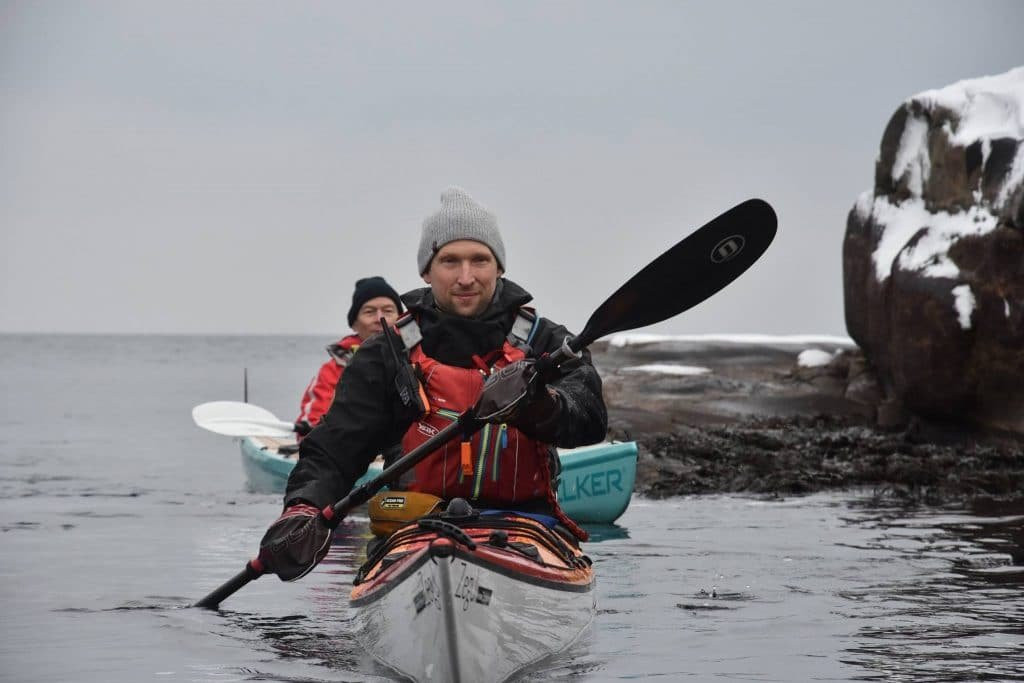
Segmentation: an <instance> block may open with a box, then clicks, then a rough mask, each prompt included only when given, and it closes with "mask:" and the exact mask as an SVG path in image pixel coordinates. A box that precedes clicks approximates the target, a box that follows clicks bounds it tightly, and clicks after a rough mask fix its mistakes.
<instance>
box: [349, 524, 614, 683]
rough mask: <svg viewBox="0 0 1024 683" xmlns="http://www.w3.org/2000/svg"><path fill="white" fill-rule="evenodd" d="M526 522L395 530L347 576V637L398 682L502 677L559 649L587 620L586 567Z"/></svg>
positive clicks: (590, 612)
mask: <svg viewBox="0 0 1024 683" xmlns="http://www.w3.org/2000/svg"><path fill="white" fill-rule="evenodd" d="M451 509H453V508H452V506H449V510H451ZM534 517H536V516H531V517H525V516H521V515H518V514H516V513H496V514H488V513H484V514H479V515H478V514H476V513H474V514H471V515H468V516H464V517H450V516H446V515H440V516H434V517H427V518H423V519H421V520H419V521H418V522H416V523H413V524H410V525H407V526H405V527H402V528H401V529H399V530H398V531H397V532H395V533H394V534H393V535H392V536H391V537H390V538H388V539H387V540H386V541H383V542H382V543H381V545H380V546H379V547H378V548H377V549H375V550H371V551H370V556H369V558H368V559H367V562H366V564H364V565H363V567H362V568H361V569H360V571H359V574H358V576H357V579H356V581H357V583H356V587H355V588H354V589H353V590H352V594H351V597H350V602H351V605H352V607H353V611H354V612H355V615H356V616H355V623H354V626H355V633H356V638H357V639H358V640H359V642H360V643H361V644H362V646H363V647H364V648H365V649H366V650H367V651H368V652H369V653H370V654H371V655H373V656H374V657H375V658H376V659H378V660H379V661H380V662H382V663H383V664H385V665H387V666H388V667H390V668H392V669H394V670H395V671H397V672H398V673H400V674H402V675H404V676H407V677H409V678H412V679H414V680H418V681H452V682H455V683H458V682H460V681H461V682H470V681H472V682H474V683H475V682H477V681H480V682H483V681H503V680H505V679H507V678H508V677H510V676H512V675H513V674H515V673H516V672H518V671H520V670H522V669H523V668H524V667H527V666H529V665H530V664H533V663H535V662H537V661H539V660H541V659H544V658H545V657H548V656H550V655H552V654H554V653H557V652H560V651H562V650H564V649H565V648H567V647H569V645H571V644H572V643H573V642H574V641H575V640H576V639H577V638H578V637H579V636H580V634H581V633H582V631H583V629H584V628H586V626H587V625H588V624H589V623H590V621H591V620H592V619H593V616H594V612H595V608H596V605H595V597H594V596H595V590H594V588H595V586H594V571H593V569H592V568H591V566H590V559H589V558H587V557H586V556H585V555H583V553H582V552H581V550H580V548H579V546H578V545H577V543H576V541H575V539H573V538H572V537H571V536H570V535H569V534H568V533H567V532H564V530H561V529H557V530H556V529H554V528H551V527H550V526H549V523H550V522H548V520H546V519H543V518H539V517H538V518H537V519H535V518H534ZM538 519H542V520H543V521H538ZM550 521H551V522H553V520H550Z"/></svg>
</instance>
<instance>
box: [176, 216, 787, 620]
mask: <svg viewBox="0 0 1024 683" xmlns="http://www.w3.org/2000/svg"><path fill="white" fill-rule="evenodd" d="M775 230H776V217H775V212H774V211H773V210H772V208H771V206H769V205H768V204H767V203H766V202H764V201H762V200H760V199H750V200H748V201H746V202H743V203H742V204H739V205H737V206H735V207H733V208H732V209H730V210H729V211H726V212H725V213H724V214H722V215H720V216H718V217H717V218H715V219H714V220H712V221H711V222H710V223H708V224H706V225H704V226H703V227H701V228H700V229H699V230H697V231H696V232H694V233H693V234H691V235H690V236H689V237H687V238H685V239H683V240H682V241H681V242H679V243H678V244H676V245H675V246H674V247H672V248H671V249H669V250H668V251H666V252H665V253H664V254H662V255H661V256H659V257H658V258H656V259H655V260H654V261H652V262H651V263H649V264H648V265H647V266H645V267H644V268H643V270H641V271H640V272H638V273H637V274H636V275H634V276H633V277H632V278H630V279H629V281H627V282H626V283H625V284H624V285H623V286H622V287H620V288H619V289H618V290H616V291H615V293H614V294H612V295H611V296H610V297H608V299H606V300H605V302H604V303H603V304H601V305H600V306H599V307H598V308H597V309H596V310H595V311H594V313H593V314H592V315H591V316H590V319H589V320H587V324H586V325H585V326H584V328H583V332H581V333H580V334H579V336H577V337H575V338H573V339H568V340H566V342H565V343H563V344H562V346H561V347H560V348H559V349H558V350H556V351H555V353H553V354H551V355H550V356H547V357H545V358H542V359H541V360H540V361H538V363H537V365H538V373H537V375H536V377H537V380H538V381H544V380H546V379H549V378H550V377H551V376H553V374H554V369H555V367H557V366H558V365H560V364H562V363H564V362H565V361H566V360H568V359H569V358H572V357H575V356H576V354H578V353H579V352H580V351H581V350H582V349H583V348H584V347H586V346H589V345H590V344H591V343H592V342H594V341H596V340H597V339H599V338H600V337H603V336H605V335H607V334H611V333H612V332H623V331H625V330H631V329H635V328H637V327H643V326H646V325H651V324H653V323H656V322H660V321H662V320H667V319H669V318H671V317H672V316H674V315H678V314H679V313H682V312H683V311H685V310H687V309H689V308H692V307H693V306H695V305H697V304H699V303H700V302H702V301H704V300H705V299H707V298H708V297H710V296H711V295H712V294H714V293H715V292H717V291H719V290H720V289H722V288H723V287H725V286H726V285H727V284H729V283H730V282H732V281H733V280H735V279H736V278H737V277H739V276H740V274H742V273H743V272H744V271H745V270H746V269H747V268H749V267H750V266H751V265H753V264H754V262H755V261H757V259H758V258H760V256H761V254H763V253H764V251H765V250H766V249H767V248H768V245H770V244H771V242H772V239H773V238H774V237H775ZM741 256H742V258H740V257H741ZM690 284H692V285H693V287H692V289H684V288H683V285H690ZM673 294H674V295H675V296H671V295H673ZM482 425H483V423H482V422H480V421H479V420H477V419H476V417H475V416H473V414H472V411H467V412H465V413H463V414H462V415H460V416H459V419H458V420H457V421H456V422H453V423H452V424H451V425H449V426H448V427H445V428H444V429H442V430H441V431H439V432H438V433H437V434H435V435H434V436H432V437H430V438H429V439H427V440H426V441H425V442H423V443H422V444H421V445H420V446H419V447H417V448H414V449H413V450H412V451H410V452H409V453H407V454H405V455H404V456H402V457H401V458H399V459H398V460H397V461H395V462H394V463H393V464H392V465H391V466H390V467H388V468H386V469H385V470H384V471H383V472H381V473H380V475H379V476H377V477H376V478H374V479H373V480H371V481H369V482H367V483H366V484H363V485H362V486H359V487H357V488H356V489H354V490H352V491H351V492H349V494H348V495H347V496H345V497H344V498H342V499H341V500H340V501H338V502H337V503H335V504H334V505H333V506H332V511H333V512H334V515H333V516H332V519H331V522H333V524H334V525H337V523H338V522H339V521H340V520H341V519H342V518H343V517H344V516H345V515H346V514H348V512H350V511H351V510H352V509H353V508H355V507H356V506H358V505H361V504H362V503H365V502H366V501H368V500H369V499H370V498H371V497H373V495H374V494H375V493H377V492H378V491H379V490H380V489H382V488H383V487H384V486H385V485H387V484H389V483H391V482H393V481H395V480H396V479H398V477H400V476H401V475H402V474H404V473H405V472H407V471H408V470H409V469H411V468H412V467H414V466H415V465H416V463H418V462H419V461H421V460H422V459H423V458H425V457H426V456H427V455H429V454H430V453H432V452H433V451H435V450H437V449H438V448H440V447H441V446H443V445H444V444H445V443H447V442H448V441H450V440H451V439H453V438H455V437H456V436H458V435H460V434H462V435H466V436H468V435H471V434H473V433H475V432H476V431H477V430H478V429H480V428H481V427H482ZM261 574H262V569H261V564H260V562H259V560H258V559H254V560H251V561H250V562H249V563H248V564H246V567H245V569H244V570H243V571H241V572H239V573H238V574H236V575H235V576H234V577H233V578H232V579H231V580H229V581H228V582H227V583H225V584H224V585H223V586H221V587H220V588H218V589H216V590H215V591H213V592H212V593H210V594H209V595H208V596H206V597H205V598H203V599H202V600H200V601H199V602H197V603H196V604H195V606H196V607H208V608H211V609H215V608H216V607H217V606H218V605H219V604H220V602H222V601H223V600H225V599H226V598H228V597H229V596H230V595H232V594H233V593H235V592H236V591H238V590H239V589H240V588H242V587H243V586H245V585H246V584H247V583H249V582H250V581H252V580H253V579H256V578H259V576H260V575H261Z"/></svg>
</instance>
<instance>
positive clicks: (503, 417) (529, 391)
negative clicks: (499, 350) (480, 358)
mask: <svg viewBox="0 0 1024 683" xmlns="http://www.w3.org/2000/svg"><path fill="white" fill-rule="evenodd" d="M535 375H536V372H535V371H534V367H533V361H532V360H518V361H516V362H515V363H512V364H510V365H506V366H505V367H503V368H499V369H498V370H495V371H494V372H492V373H491V374H490V375H488V376H487V379H486V380H484V387H483V389H482V390H481V392H480V398H479V399H477V402H476V406H475V412H476V416H477V417H478V418H479V419H481V420H484V421H485V422H494V423H496V424H497V423H501V422H511V421H512V420H513V419H514V418H515V416H516V415H518V414H519V411H520V410H521V408H522V407H523V405H524V404H526V403H529V402H530V400H531V399H532V398H533V396H534V395H535V394H536V393H537V388H538V387H539V385H540V384H539V382H537V381H536V379H535Z"/></svg>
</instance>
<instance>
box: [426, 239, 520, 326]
mask: <svg viewBox="0 0 1024 683" xmlns="http://www.w3.org/2000/svg"><path fill="white" fill-rule="evenodd" d="M502 272H503V271H502V270H501V268H499V267H498V260H497V259H496V258H494V254H492V253H491V250H490V248H489V247H488V246H487V245H486V244H483V243H481V242H475V241H473V240H456V241H454V242H449V243H448V244H446V245H444V246H443V247H441V249H440V250H439V251H438V252H437V253H436V254H434V258H433V259H432V260H431V261H430V268H429V269H428V270H427V272H426V273H424V274H423V281H424V282H426V283H427V284H428V285H430V289H431V290H432V291H433V293H434V301H436V302H437V305H438V307H439V308H440V309H441V310H442V311H446V312H448V313H454V314H455V315H461V316H462V317H464V318H472V317H475V316H478V315H480V314H481V313H483V312H484V311H485V310H486V309H487V306H488V305H489V304H490V303H491V299H492V298H493V297H494V288H495V287H497V285H498V278H499V277H501V274H502Z"/></svg>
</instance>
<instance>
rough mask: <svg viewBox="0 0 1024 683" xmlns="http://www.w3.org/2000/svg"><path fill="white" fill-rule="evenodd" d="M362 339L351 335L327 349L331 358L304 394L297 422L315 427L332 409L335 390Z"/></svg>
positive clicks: (322, 366)
mask: <svg viewBox="0 0 1024 683" xmlns="http://www.w3.org/2000/svg"><path fill="white" fill-rule="evenodd" d="M361 343H362V339H360V338H359V335H357V334H350V335H349V336H347V337H345V338H344V339H342V340H341V341H339V342H338V343H336V344H331V345H330V346H328V347H327V353H328V354H329V355H330V356H331V358H330V359H329V360H328V361H327V362H326V363H324V364H323V365H321V366H320V372H318V373H317V374H316V377H314V378H313V379H312V380H311V381H310V382H309V386H307V387H306V391H305V392H304V393H303V394H302V403H301V404H300V405H299V416H298V417H297V418H296V419H295V421H296V422H306V423H308V424H309V426H310V427H315V426H316V424H317V423H318V422H319V421H320V418H321V417H322V416H323V414H324V413H326V412H327V410H328V408H330V407H331V403H332V402H333V401H334V388H335V387H336V386H338V382H339V381H340V380H341V374H342V373H343V372H345V367H346V366H347V365H348V362H349V360H351V359H352V355H353V354H354V353H355V352H356V351H357V350H358V349H359V345H360V344H361Z"/></svg>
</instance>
